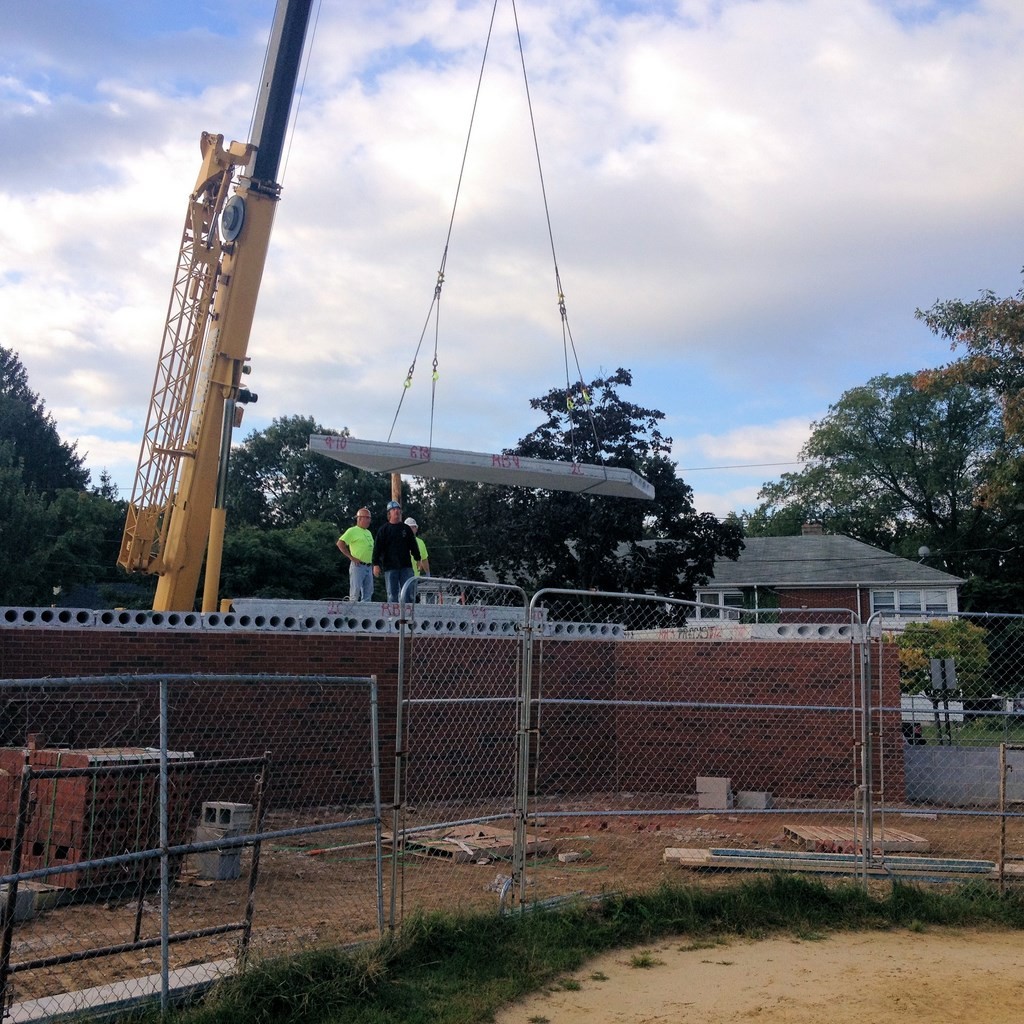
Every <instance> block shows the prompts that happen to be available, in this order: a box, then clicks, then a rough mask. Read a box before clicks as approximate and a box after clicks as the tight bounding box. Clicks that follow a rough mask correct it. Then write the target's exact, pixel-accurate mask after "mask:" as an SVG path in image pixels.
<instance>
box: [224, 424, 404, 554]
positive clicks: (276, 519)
mask: <svg viewBox="0 0 1024 1024" xmlns="http://www.w3.org/2000/svg"><path fill="white" fill-rule="evenodd" d="M347 433H348V431H347V430H341V431H338V430H329V429H327V428H326V427H323V426H321V425H320V424H318V423H317V422H316V421H315V420H314V419H313V418H312V417H311V416H284V417H281V418H280V419H275V420H274V421H273V422H272V423H271V425H270V426H269V427H267V429H266V430H263V431H254V432H253V433H251V434H250V435H249V436H248V437H247V438H246V439H245V441H243V442H242V444H240V445H239V446H237V447H236V448H235V449H233V451H232V453H231V460H230V462H229V465H228V498H227V504H228V528H229V530H231V529H236V528H239V527H243V526H252V527H258V528H261V529H278V528H282V527H294V526H298V525H300V524H301V523H305V522H310V521H312V520H322V521H324V522H330V523H335V524H341V523H349V522H353V521H354V516H355V510H356V509H357V508H358V507H359V506H360V505H368V506H369V507H370V508H375V509H380V508H382V507H383V505H384V504H385V502H386V501H387V500H388V498H389V497H390V495H391V482H390V479H389V478H388V477H386V476H384V475H381V474H379V473H365V472H363V471H362V470H359V469H353V468H352V467H351V466H346V465H344V464H343V463H341V462H337V461H336V460H334V459H328V458H326V457H324V456H323V455H319V454H317V453H316V452H311V451H309V436H310V434H336V435H345V434H347ZM332 543H333V542H332Z"/></svg>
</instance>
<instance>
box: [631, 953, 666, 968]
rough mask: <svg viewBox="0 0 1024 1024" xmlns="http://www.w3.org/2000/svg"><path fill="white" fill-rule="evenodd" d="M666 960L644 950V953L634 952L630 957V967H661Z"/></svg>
mask: <svg viewBox="0 0 1024 1024" xmlns="http://www.w3.org/2000/svg"><path fill="white" fill-rule="evenodd" d="M664 962H665V961H664V960H659V959H658V958H657V957H656V956H655V955H654V954H653V953H651V952H650V951H648V950H644V951H643V952H642V953H634V954H633V955H632V956H631V957H630V958H629V966H630V967H639V968H641V969H644V970H646V969H647V968H648V967H660V966H661V965H662V964H663V963H664Z"/></svg>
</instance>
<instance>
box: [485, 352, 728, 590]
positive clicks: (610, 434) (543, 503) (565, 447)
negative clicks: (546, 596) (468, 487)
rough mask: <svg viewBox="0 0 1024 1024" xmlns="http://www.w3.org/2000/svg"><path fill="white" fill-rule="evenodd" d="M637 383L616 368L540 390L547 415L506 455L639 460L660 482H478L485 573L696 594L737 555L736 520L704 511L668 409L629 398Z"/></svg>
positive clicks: (536, 404) (537, 404) (639, 467)
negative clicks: (678, 459)
mask: <svg viewBox="0 0 1024 1024" xmlns="http://www.w3.org/2000/svg"><path fill="white" fill-rule="evenodd" d="M631 384H632V375H631V374H630V373H629V371H628V370H625V369H621V368H620V369H618V370H616V371H615V373H613V374H610V375H609V376H606V377H602V378H599V379H597V380H594V381H593V382H592V383H590V384H589V385H587V386H586V387H585V388H575V389H571V390H570V391H569V392H567V391H566V390H565V389H555V390H552V391H549V392H548V393H547V394H546V395H544V396H542V397H540V398H535V399H532V400H531V402H530V405H531V407H532V408H534V409H536V410H538V411H540V412H541V413H543V414H544V417H545V419H544V421H543V423H542V424H541V425H540V426H539V427H537V429H536V430H534V431H532V432H531V433H530V434H528V435H527V436H526V437H524V438H522V439H521V440H520V442H519V443H518V445H516V447H515V448H513V449H511V450H510V451H509V452H508V454H511V455H520V456H527V457H530V458H539V459H550V460H558V461H578V462H586V463H604V464H606V465H608V466H617V467H624V468H628V469H632V470H633V471H635V472H636V473H638V474H639V475H641V476H643V477H644V478H646V479H647V480H648V481H650V483H652V484H653V485H654V488H655V498H654V500H653V501H649V502H648V501H643V500H637V499H628V498H602V497H592V496H588V495H583V494H575V493H572V492H567V491H545V490H531V489H526V488H522V487H505V488H496V487H486V488H485V487H481V488H480V489H479V492H478V498H477V500H476V501H475V502H474V504H473V507H472V509H471V510H470V511H469V514H468V528H469V532H471V533H473V534H474V535H475V538H476V545H477V546H476V548H475V549H472V550H471V551H467V556H469V555H471V556H472V558H473V559H476V562H477V564H476V565H470V564H468V563H469V561H470V558H469V557H467V565H466V568H467V570H469V571H473V572H475V573H476V574H482V573H484V572H486V571H490V572H493V573H495V574H496V575H497V576H498V578H499V579H501V580H502V581H504V582H509V583H519V584H522V585H528V586H530V587H534V588H539V587H544V586H555V587H568V588H574V589H584V590H589V589H599V590H610V591H623V592H627V591H629V592H634V591H636V592H653V593H659V594H665V595H667V596H673V595H675V596H679V597H684V598H686V597H692V596H693V594H694V590H695V588H696V587H697V586H699V585H700V584H702V583H704V582H706V581H707V579H708V578H709V577H710V575H711V573H712V569H713V566H714V561H715V558H716V557H719V556H722V557H728V558H735V557H736V556H737V555H738V554H739V551H740V548H741V546H742V534H741V532H740V529H739V527H738V525H737V524H735V523H733V524H728V523H721V522H719V521H718V520H717V519H716V518H715V517H714V516H713V515H710V514H708V513H700V512H697V511H696V509H695V508H694V507H693V492H692V490H691V488H690V487H689V486H688V485H687V484H685V483H684V482H683V481H682V480H680V479H679V478H678V477H677V476H676V472H675V465H674V464H673V463H672V462H671V460H670V459H669V452H670V451H671V445H672V439H671V438H668V437H665V436H664V435H663V434H662V433H661V430H660V423H661V421H662V420H663V419H664V414H663V413H661V412H659V411H658V410H655V409H647V408H644V407H642V406H639V405H636V404H634V403H631V402H628V401H626V400H625V399H624V398H623V397H622V395H621V394H620V389H621V388H625V387H629V386H630V385H631Z"/></svg>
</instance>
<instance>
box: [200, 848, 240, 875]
mask: <svg viewBox="0 0 1024 1024" xmlns="http://www.w3.org/2000/svg"><path fill="white" fill-rule="evenodd" d="M192 857H193V859H194V861H195V866H196V872H197V873H198V875H199V877H200V878H202V879H206V880H207V881H211V880H212V881H215V882H230V881H233V880H234V879H236V878H238V877H240V876H241V874H242V851H241V850H240V849H235V850H207V851H205V852H203V853H194V854H192Z"/></svg>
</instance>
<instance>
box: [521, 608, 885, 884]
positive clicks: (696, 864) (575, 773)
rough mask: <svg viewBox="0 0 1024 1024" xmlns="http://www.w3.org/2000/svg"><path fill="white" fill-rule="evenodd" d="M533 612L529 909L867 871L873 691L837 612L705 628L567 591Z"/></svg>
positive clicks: (858, 649)
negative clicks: (684, 876) (703, 876)
mask: <svg viewBox="0 0 1024 1024" xmlns="http://www.w3.org/2000/svg"><path fill="white" fill-rule="evenodd" d="M530 607H531V618H530V621H531V627H530V634H531V639H530V645H529V646H530V647H531V651H530V656H529V658H528V659H527V665H526V669H527V671H528V672H529V673H531V679H530V681H529V687H528V690H527V691H526V692H528V693H529V737H530V744H529V748H528V752H527V758H526V760H527V764H526V765H525V766H524V768H523V775H524V776H525V778H526V781H527V789H528V793H527V795H526V798H525V799H526V801H527V802H528V812H527V814H526V818H527V821H528V829H527V833H528V836H527V844H526V846H525V849H524V858H525V865H526V868H527V871H526V872H524V874H523V877H522V879H521V889H520V898H521V899H522V900H523V901H524V902H536V901H538V900H549V899H561V898H565V897H567V896H570V895H573V894H597V893H602V892H612V891H624V890H625V891H628V890H630V889H635V888H637V887H644V886H648V885H651V884H656V883H657V882H658V881H661V880H663V879H678V877H679V872H680V869H681V868H702V869H708V868H711V869H716V868H721V869H723V870H749V869H756V870H774V869H796V870H812V871H814V870H821V865H820V863H812V862H811V860H810V855H811V854H814V855H815V856H817V857H821V856H827V857H831V858H832V860H831V861H830V862H829V863H830V866H831V867H832V868H833V869H834V870H836V871H837V872H839V873H845V874H850V875H853V876H858V875H860V874H862V873H863V866H864V862H865V851H866V849H867V848H868V844H867V842H866V841H865V837H866V836H867V834H868V829H869V822H870V820H871V816H870V794H871V791H872V786H873V783H872V768H873V765H872V745H871V742H870V732H869V730H868V728H867V723H868V721H869V718H868V716H867V714H866V708H865V700H866V699H867V698H868V697H869V695H870V689H869V688H868V687H867V686H865V685H864V683H863V680H864V675H863V673H864V671H865V665H864V664H863V663H862V662H863V657H862V656H863V648H862V644H861V628H860V625H859V623H858V621H857V619H856V617H855V616H854V615H853V614H852V613H851V612H850V611H849V610H846V609H796V610H793V611H791V612H787V611H785V610H782V611H775V612H770V613H767V614H766V613H764V612H761V613H753V612H750V613H747V612H743V611H739V610H738V611H737V613H736V618H734V619H721V618H715V619H711V620H709V619H707V618H703V617H701V615H702V614H703V615H704V616H706V615H708V614H710V613H711V612H712V609H710V608H701V607H700V606H699V605H696V604H694V603H692V602H685V601H678V600H674V599H669V598H664V597H657V596H651V595H637V594H614V593H598V592H583V591H563V590H542V591H540V592H539V593H537V594H536V595H535V596H534V598H533V601H532V602H531V606H530ZM531 843H532V845H531Z"/></svg>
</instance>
